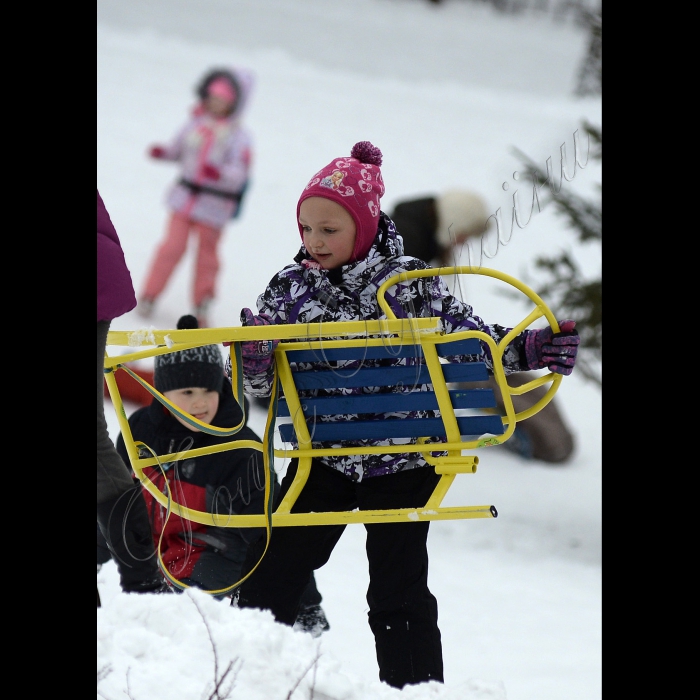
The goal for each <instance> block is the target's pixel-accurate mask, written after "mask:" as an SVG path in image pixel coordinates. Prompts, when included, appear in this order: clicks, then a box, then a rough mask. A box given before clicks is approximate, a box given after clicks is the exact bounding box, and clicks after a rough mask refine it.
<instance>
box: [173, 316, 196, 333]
mask: <svg viewBox="0 0 700 700" xmlns="http://www.w3.org/2000/svg"><path fill="white" fill-rule="evenodd" d="M195 328H199V321H197V317H196V316H192V315H191V314H186V315H185V316H180V320H179V321H178V322H177V329H178V330H179V331H186V330H191V329H195Z"/></svg>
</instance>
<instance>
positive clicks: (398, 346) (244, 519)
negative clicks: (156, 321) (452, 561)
mask: <svg viewBox="0 0 700 700" xmlns="http://www.w3.org/2000/svg"><path fill="white" fill-rule="evenodd" d="M456 274H477V275H485V276H489V277H493V278H496V279H499V280H501V281H503V282H505V283H507V284H510V285H511V286H513V287H515V288H516V289H518V290H519V291H521V292H522V293H523V294H525V295H526V296H527V297H529V298H530V300H531V301H532V302H533V303H534V308H533V309H532V311H531V312H530V313H529V314H528V315H527V316H526V317H525V318H523V319H522V320H521V321H520V322H519V323H518V324H517V325H516V326H515V327H514V328H513V329H512V331H511V332H510V333H509V334H508V335H507V336H506V337H505V338H503V339H502V340H501V341H500V343H498V344H497V343H496V342H495V341H494V340H493V339H492V338H490V337H489V336H488V335H486V334H485V333H482V332H480V331H461V332H458V333H451V334H445V333H444V330H443V328H442V325H441V322H440V319H439V318H410V319H407V318H401V319H398V318H396V316H395V314H394V313H393V311H392V310H391V308H390V306H389V304H388V303H387V301H386V299H385V294H386V291H387V289H389V288H390V287H392V286H394V285H396V284H401V283H403V282H410V281H411V280H412V279H415V278H418V277H433V276H446V275H456ZM377 298H378V302H379V305H380V307H381V309H382V311H383V312H384V314H385V315H386V319H385V320H375V321H350V322H333V323H323V324H319V323H311V324H305V325H301V324H299V325H274V326H255V327H228V328H206V329H193V330H155V329H153V328H151V329H140V330H137V331H110V333H109V336H108V340H107V345H108V346H127V347H129V348H139V347H144V346H145V349H142V350H136V351H134V352H129V353H126V354H121V355H116V356H109V355H105V378H106V382H107V386H108V389H109V392H110V396H111V399H112V402H113V404H114V407H115V410H116V414H117V419H118V421H119V426H120V429H121V432H122V436H123V438H124V442H125V445H126V449H127V452H128V455H129V459H130V462H131V466H132V469H133V471H134V473H135V475H136V476H137V477H138V478H139V480H140V482H141V484H142V486H143V487H144V488H145V489H146V490H147V491H148V492H149V493H150V494H151V495H152V496H153V497H154V498H155V499H156V500H157V501H158V502H159V503H160V504H161V505H162V506H164V507H166V508H169V509H170V511H171V512H173V513H176V514H177V515H179V516H180V517H182V518H186V519H189V520H191V521H194V522H198V523H201V524H204V525H211V526H216V527H265V528H268V533H269V528H270V527H288V526H312V525H338V524H342V525H346V524H351V523H363V524H369V523H395V522H417V521H430V520H457V519H475V518H495V517H497V515H498V513H497V510H496V508H495V507H494V506H493V505H466V506H455V507H443V506H442V505H441V503H442V501H443V499H444V497H445V495H446V494H447V492H448V490H449V488H450V487H451V485H452V483H453V482H454V479H455V478H456V476H457V475H458V474H474V473H475V472H476V470H477V466H478V464H479V458H478V456H477V455H476V454H474V453H473V452H474V451H476V450H479V449H482V448H484V447H489V446H494V445H498V444H503V443H504V442H506V441H507V440H508V439H509V438H510V437H511V436H512V435H513V432H514V430H515V427H516V425H517V423H518V422H519V421H521V420H524V419H526V418H529V417H530V416H532V415H535V414H536V413H537V412H539V411H540V410H542V408H544V406H546V405H547V404H548V403H549V402H550V401H551V400H552V398H553V397H554V394H555V393H556V391H557V389H558V387H559V385H560V383H561V380H562V375H559V374H554V373H548V374H545V375H543V376H540V377H537V378H536V379H533V380H532V381H530V382H527V383H526V384H523V385H521V386H519V387H510V386H509V385H508V383H507V380H506V375H505V372H504V369H503V365H502V357H503V352H504V350H505V348H506V347H507V345H508V344H509V343H510V342H511V340H513V338H515V337H516V336H517V335H518V334H520V333H521V332H522V331H523V330H525V329H526V328H527V327H528V326H529V325H530V324H531V323H532V322H533V321H535V320H537V319H538V318H543V317H544V318H545V319H546V320H547V322H548V323H549V325H550V326H551V327H552V329H553V331H554V332H558V330H559V328H558V325H557V321H556V319H555V318H554V316H553V315H552V313H551V311H550V310H549V309H548V307H547V306H546V305H545V303H544V302H543V301H542V300H541V299H540V297H539V296H538V295H537V294H536V293H535V292H534V291H533V290H531V289H530V288H529V287H527V286H526V285H524V284H523V283H521V282H520V281H519V280H517V279H515V278H513V277H511V276H510V275H507V274H506V273H503V272H500V271H497V270H492V269H488V268H475V267H442V268H431V269H427V270H416V271H411V272H402V273H400V274H398V275H395V276H393V277H391V278H390V279H388V280H387V281H386V282H385V283H384V284H383V285H382V286H381V287H380V289H379V291H378V294H377ZM273 339H277V340H279V341H280V342H279V344H278V345H277V348H276V349H275V365H276V376H277V381H275V386H274V388H273V396H272V399H271V401H270V408H269V411H268V416H267V422H266V428H265V436H264V438H263V440H262V441H261V442H257V441H252V440H236V439H235V429H234V430H233V432H232V434H233V439H232V440H231V441H230V442H226V443H223V444H219V445H215V446H211V447H206V448H199V449H193V450H187V451H182V452H178V453H173V454H167V455H155V454H153V455H152V456H151V457H142V456H140V450H141V448H142V447H143V445H142V444H140V443H135V441H134V439H133V436H132V434H131V430H130V426H129V423H128V420H127V417H126V413H125V410H124V405H123V402H122V399H121V396H120V393H119V389H118V387H117V383H116V380H115V378H114V374H113V373H114V372H115V371H116V370H119V369H125V370H126V371H127V372H130V370H129V369H128V368H126V367H125V365H126V364H127V363H131V362H135V361H137V360H140V359H144V358H147V357H154V356H156V355H162V354H166V353H169V352H175V351H178V350H184V349H188V348H193V347H198V346H202V345H210V344H219V343H227V344H230V346H229V351H230V354H231V364H232V368H233V371H234V381H233V393H234V397H235V398H236V400H237V401H238V403H239V405H240V406H241V408H242V409H243V410H244V411H245V408H244V401H243V395H242V376H241V364H240V343H242V342H245V341H250V340H273ZM479 341H481V342H483V343H486V344H487V345H488V347H489V348H490V351H491V354H492V357H493V360H494V370H493V374H494V378H495V381H496V383H497V385H498V387H499V389H500V391H501V394H502V398H503V402H504V408H505V413H504V414H502V415H499V414H498V413H496V412H495V410H494V411H493V415H492V416H491V418H492V419H493V418H496V419H497V420H498V421H500V426H501V430H500V432H498V430H494V432H490V431H487V432H488V434H486V435H473V434H470V435H463V434H462V433H463V432H464V429H463V427H462V426H463V425H464V424H465V422H464V418H463V417H461V416H458V415H457V413H456V412H455V411H456V409H455V407H454V406H453V400H454V391H451V390H450V384H452V383H453V381H451V380H452V379H453V375H452V374H451V370H450V369H446V368H456V367H469V366H474V367H475V366H477V365H481V364H482V363H461V364H449V363H445V361H444V359H443V361H441V356H443V357H444V355H445V354H448V355H449V354H450V352H449V351H450V349H452V350H453V349H454V348H455V347H469V345H467V346H464V345H455V344H464V343H467V344H469V343H471V344H472V347H473V344H474V343H478V342H479ZM348 351H354V352H355V353H357V352H361V353H377V352H379V353H381V352H384V353H386V356H388V357H393V356H395V354H396V353H397V352H404V353H406V352H409V353H410V352H413V353H415V355H412V356H422V357H423V358H424V363H425V364H424V365H423V364H421V365H415V366H414V367H412V368H410V369H415V368H416V367H423V368H424V371H427V373H428V376H429V379H428V381H427V382H424V381H423V380H421V384H429V385H431V386H432V390H431V391H428V392H416V393H418V394H420V396H421V398H425V397H426V395H430V396H434V399H435V401H436V403H437V407H438V408H439V411H440V421H441V431H442V434H443V435H444V436H445V437H444V440H445V441H444V442H434V441H430V438H431V436H434V435H435V434H436V433H435V432H434V431H433V430H432V428H431V431H430V432H429V434H428V435H421V436H420V437H419V439H418V441H417V444H412V445H405V444H400V445H390V446H365V447H334V448H332V447H323V448H321V447H314V446H313V442H312V438H313V433H314V432H315V431H316V428H317V426H316V424H315V422H314V420H313V414H312V413H311V415H310V416H309V415H305V405H304V404H305V402H308V400H305V399H303V398H300V396H299V391H298V389H297V382H298V381H299V379H300V377H301V376H302V375H303V374H306V373H304V372H296V371H294V370H293V368H292V364H294V363H296V362H297V360H295V359H294V358H295V357H296V358H298V357H300V355H299V353H307V356H308V353H312V354H313V355H314V356H315V357H316V358H317V361H319V360H320V361H323V358H324V356H325V357H327V358H328V357H330V356H331V355H334V354H335V355H337V356H340V355H342V354H343V353H344V352H345V353H346V352H348ZM295 353H296V355H295ZM451 354H458V353H455V352H452V353H451ZM465 354H466V353H465ZM302 356H303V355H302ZM369 369H370V368H364V369H363V368H361V369H360V370H359V372H360V373H361V372H363V371H364V372H367V371H368V370H369ZM130 373H131V372H130ZM334 374H335V375H336V377H337V379H338V381H341V380H343V381H344V379H343V378H342V376H341V375H342V371H330V372H326V373H325V375H326V376H324V378H323V380H324V381H328V380H329V379H330V380H331V381H333V377H332V375H334ZM132 376H134V378H135V379H137V381H140V383H142V384H144V385H145V386H146V388H148V390H149V391H150V392H151V393H152V394H153V395H154V396H155V397H156V398H158V399H159V400H160V401H161V403H163V404H164V405H166V406H168V407H169V408H175V409H176V407H174V406H173V405H172V404H170V403H169V402H168V400H167V399H166V398H165V397H164V396H163V395H162V394H160V393H159V392H157V391H156V390H155V388H153V387H152V386H150V385H148V384H147V383H145V382H144V380H142V379H140V378H138V377H137V376H136V375H133V373H132ZM479 378H480V379H481V378H485V376H482V375H479ZM460 381H461V380H460ZM473 381H477V380H476V379H473ZM546 383H549V384H550V386H549V388H548V390H547V392H546V393H545V395H544V396H543V397H542V398H541V399H540V400H539V401H538V402H537V403H535V404H534V405H533V406H531V407H530V408H528V409H527V410H525V411H522V412H520V413H516V412H515V410H514V407H513V402H512V396H513V395H520V394H524V393H526V392H528V391H531V390H532V389H534V388H536V387H539V386H542V385H544V384H546ZM370 385H371V384H370ZM325 386H326V387H327V388H330V387H331V386H332V385H331V384H328V385H325ZM387 386H388V387H390V385H387ZM279 392H281V394H282V396H283V400H282V401H279V400H278V398H279ZM479 392H481V398H483V397H485V396H486V394H484V393H483V392H491V393H493V392H492V391H491V390H489V389H480V390H479ZM400 395H401V396H404V397H406V396H408V397H410V396H412V395H413V392H411V393H410V394H408V395H406V394H400ZM367 396H373V395H367V394H364V395H360V396H359V397H355V398H362V399H364V400H365V404H363V407H364V408H363V411H349V410H348V411H346V413H355V412H358V413H360V412H364V411H366V410H367V409H366V397H367ZM383 396H386V394H383ZM348 398H349V399H352V397H348ZM480 400H481V399H480ZM280 406H281V407H282V409H283V410H282V414H278V407H280ZM493 406H495V402H494V403H493ZM176 410H177V409H176ZM486 410H487V411H489V410H491V409H486ZM377 412H378V413H382V409H377ZM308 413H309V409H308V407H307V414H308ZM185 416H188V414H185ZM189 418H190V419H191V420H190V422H191V423H192V424H193V425H197V427H199V428H200V429H201V430H203V431H205V432H213V431H216V430H220V429H217V428H215V427H214V426H208V425H206V424H203V423H200V422H199V421H197V420H196V419H194V418H192V417H191V416H190V417H189ZM280 418H287V419H288V420H290V421H291V423H290V424H288V426H287V427H286V430H287V432H288V434H289V431H290V430H293V434H294V436H295V441H296V442H297V446H296V447H294V446H293V445H292V444H291V443H289V446H287V443H285V447H284V448H280V447H274V444H273V443H274V439H275V438H277V439H278V440H279V438H280V435H281V432H282V429H283V427H284V426H283V425H280V426H279V428H280V431H279V432H278V431H276V428H275V426H276V423H277V421H278V419H280ZM244 423H245V417H244V420H243V421H242V423H241V425H242V424H244ZM328 425H333V424H332V423H331V424H329V423H325V424H319V426H318V429H319V430H320V429H321V427H325V426H328ZM347 425H349V426H350V427H351V428H352V426H353V423H352V422H350V423H348V424H347ZM489 425H490V426H494V425H496V424H494V423H493V421H491V422H490V423H489ZM289 426H291V427H289ZM353 439H357V438H356V437H355V438H353ZM324 440H325V438H324ZM243 448H250V449H254V450H258V451H260V452H262V453H263V457H264V462H265V479H266V483H265V489H266V502H268V498H269V495H270V493H271V481H272V479H273V478H274V477H273V474H272V469H273V467H274V460H275V459H290V458H297V459H298V468H297V473H296V476H295V479H294V481H293V483H292V485H291V487H290V489H289V491H288V492H287V494H286V495H285V497H284V499H283V500H282V501H281V502H280V504H279V506H278V507H277V508H276V509H274V511H272V509H271V507H270V512H266V513H263V514H259V515H235V514H234V515H231V514H228V513H226V514H216V513H208V512H204V511H198V510H194V509H190V508H187V507H186V506H184V505H181V504H178V503H177V502H175V501H173V500H172V499H171V498H170V497H169V495H167V494H163V493H161V492H160V491H159V489H158V488H157V487H156V486H155V484H154V483H153V482H152V481H151V480H150V479H149V478H148V477H147V475H145V474H144V471H143V470H144V468H146V467H150V466H157V465H159V464H162V463H165V462H170V461H173V460H180V459H186V458H188V457H196V456H200V455H203V454H209V453H213V452H223V451H227V450H231V449H243ZM465 452H467V454H465ZM390 453H414V454H420V455H423V457H424V458H425V460H426V461H427V462H428V463H429V464H430V465H431V466H432V467H433V468H434V469H435V472H436V474H438V475H439V476H440V479H439V481H438V483H437V485H436V486H435V489H434V491H433V493H432V495H431V496H430V498H429V499H428V501H427V502H426V504H425V506H424V507H422V508H396V509H385V510H362V511H360V510H355V511H339V512H338V511H336V512H322V513H319V512H315V513H292V512H291V510H292V508H293V507H294V503H295V502H296V499H297V498H298V496H299V494H300V493H301V491H302V490H303V488H304V485H305V483H306V481H307V479H308V476H309V473H310V470H311V465H312V460H313V459H314V458H315V457H323V456H343V455H370V454H390ZM436 453H444V454H440V455H437V454H436Z"/></svg>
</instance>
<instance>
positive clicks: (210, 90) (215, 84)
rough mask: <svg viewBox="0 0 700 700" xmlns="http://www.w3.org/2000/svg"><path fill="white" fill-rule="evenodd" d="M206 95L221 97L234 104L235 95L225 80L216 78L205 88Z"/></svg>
mask: <svg viewBox="0 0 700 700" xmlns="http://www.w3.org/2000/svg"><path fill="white" fill-rule="evenodd" d="M207 95H213V96H215V97H221V98H222V99H224V100H228V101H229V102H234V101H235V99H236V93H235V91H234V89H233V87H232V86H231V83H229V81H228V80H226V78H217V79H216V80H214V81H212V83H211V84H210V85H209V86H208V87H207Z"/></svg>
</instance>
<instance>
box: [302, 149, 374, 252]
mask: <svg viewBox="0 0 700 700" xmlns="http://www.w3.org/2000/svg"><path fill="white" fill-rule="evenodd" d="M381 164H382V152H381V151H380V150H379V149H378V148H377V147H376V146H373V145H372V144H371V143H370V142H369V141H359V142H358V143H356V144H355V145H354V146H353V147H352V150H351V151H350V157H349V158H334V159H333V160H332V161H331V162H330V163H329V164H328V165H327V166H326V167H325V168H323V169H322V170H319V171H318V172H317V173H316V174H315V175H314V176H313V177H312V178H311V180H310V181H309V184H308V185H307V186H306V187H305V188H304V191H303V192H302V193H301V197H299V203H298V204H297V223H298V221H299V208H300V207H301V203H302V202H303V201H304V200H305V199H308V198H309V197H325V198H326V199H330V200H332V201H334V202H337V203H338V204H340V205H341V206H342V207H344V208H345V209H347V210H348V212H350V215H351V216H352V218H353V220H354V221H355V226H356V228H357V234H356V236H355V247H354V248H353V251H352V257H351V261H353V262H354V261H356V260H362V259H363V258H364V257H366V255H367V253H369V249H370V248H371V247H372V243H373V242H374V239H375V236H376V235H377V227H378V226H379V199H380V197H382V196H383V194H384V181H383V180H382V172H381V170H380V169H379V166H380V165H381ZM299 234H300V235H301V240H302V241H303V240H304V232H303V230H302V228H301V224H299Z"/></svg>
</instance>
